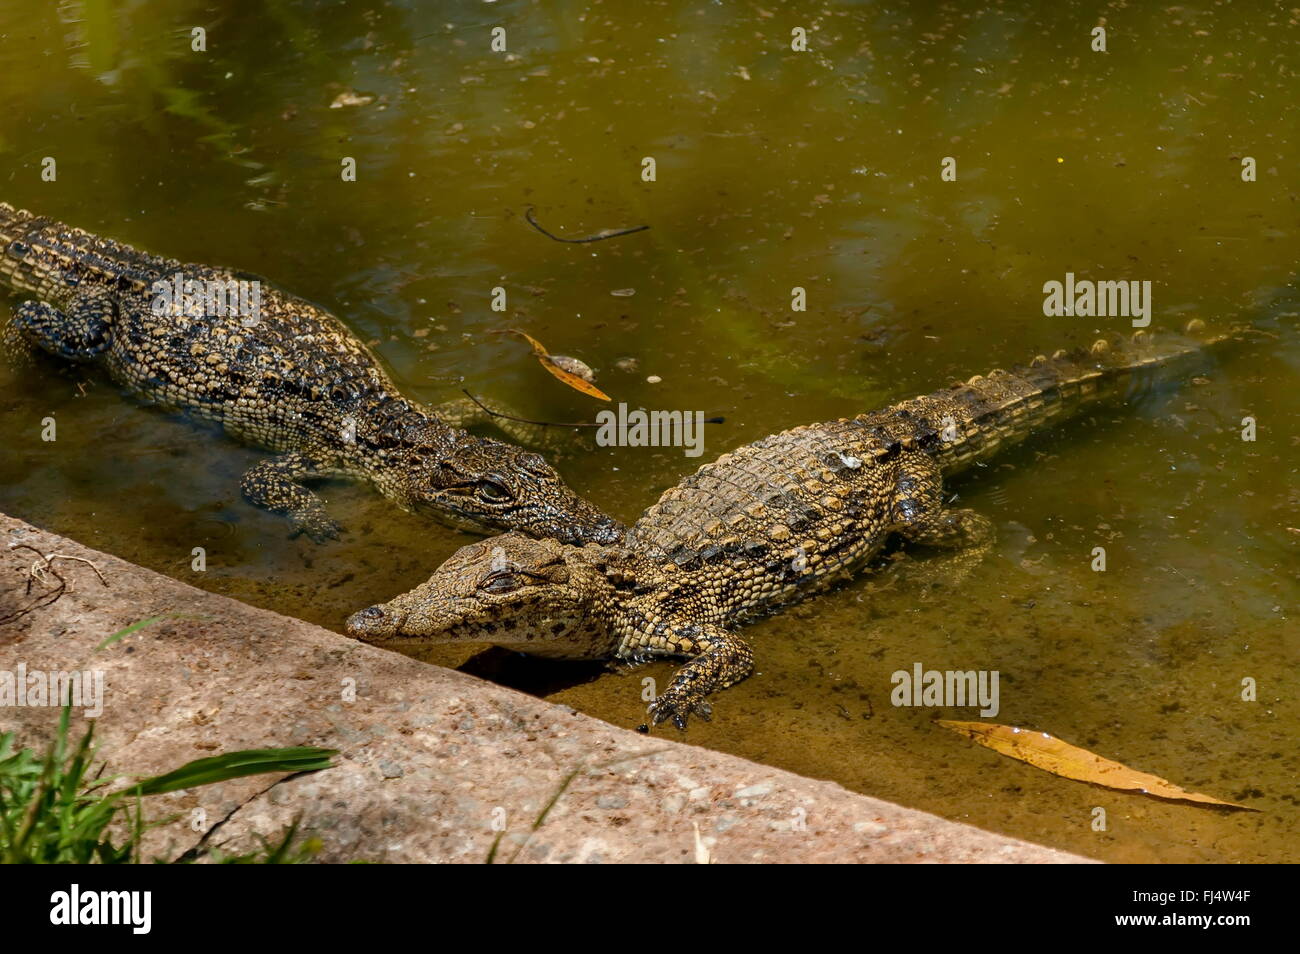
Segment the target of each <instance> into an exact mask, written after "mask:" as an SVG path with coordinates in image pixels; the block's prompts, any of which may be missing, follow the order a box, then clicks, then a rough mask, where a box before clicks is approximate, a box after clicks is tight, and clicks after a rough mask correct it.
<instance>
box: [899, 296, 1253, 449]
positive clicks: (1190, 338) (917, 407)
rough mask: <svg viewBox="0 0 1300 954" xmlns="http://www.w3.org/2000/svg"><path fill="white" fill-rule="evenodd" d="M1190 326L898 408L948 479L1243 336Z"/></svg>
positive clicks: (1044, 360)
mask: <svg viewBox="0 0 1300 954" xmlns="http://www.w3.org/2000/svg"><path fill="white" fill-rule="evenodd" d="M1204 332H1205V326H1204V323H1203V322H1201V321H1199V320H1196V321H1192V322H1191V323H1190V324H1189V325H1188V326H1187V328H1186V332H1185V334H1183V335H1174V334H1160V335H1152V334H1148V333H1146V332H1138V333H1137V334H1136V335H1134V336H1133V337H1132V338H1131V339H1100V340H1098V341H1097V342H1095V343H1094V344H1093V345H1092V346H1091V347H1090V348H1086V349H1084V348H1078V349H1075V350H1073V351H1058V352H1056V353H1055V354H1054V355H1052V356H1051V357H1047V356H1045V355H1039V356H1038V357H1036V358H1034V360H1033V361H1032V362H1030V363H1029V364H1028V365H1021V366H1018V367H1014V368H1012V369H1010V370H1009V371H1004V370H1000V369H999V370H995V371H992V372H990V373H989V374H987V375H976V376H975V377H973V378H971V379H970V380H969V381H966V382H964V383H957V384H954V385H953V386H952V387H950V388H946V389H945V390H943V391H937V392H935V393H933V394H928V395H924V396H922V397H918V398H914V399H912V400H911V401H905V402H903V403H902V404H901V405H898V408H897V410H896V413H898V412H902V413H901V416H905V417H909V418H911V419H912V420H913V421H914V422H915V423H916V424H918V425H920V427H919V428H918V435H917V440H918V443H920V444H921V446H922V447H924V448H925V449H926V450H928V451H929V452H930V453H931V454H933V455H934V456H935V457H936V458H937V459H938V460H939V462H940V465H941V466H942V468H943V470H944V473H945V474H951V473H956V472H958V471H961V470H964V469H965V468H967V467H969V466H971V465H972V464H977V463H981V462H983V461H986V460H988V459H989V458H991V457H992V456H993V455H994V454H996V453H998V452H999V451H1001V450H1003V449H1004V448H1006V447H1009V446H1011V445H1014V444H1018V443H1019V442H1021V441H1023V440H1024V439H1025V438H1027V437H1028V436H1029V435H1031V434H1033V433H1035V432H1037V431H1040V430H1043V429H1045V428H1047V427H1050V426H1053V425H1055V424H1057V423H1059V422H1061V421H1063V420H1066V419H1068V418H1070V417H1073V416H1075V415H1077V414H1079V413H1080V412H1082V411H1083V410H1085V409H1087V408H1089V407H1092V406H1094V405H1099V404H1103V403H1106V404H1123V403H1127V402H1129V401H1132V400H1135V399H1136V398H1137V397H1138V396H1139V395H1140V394H1142V393H1143V392H1145V391H1147V390H1149V389H1151V388H1152V387H1154V386H1156V385H1157V384H1159V383H1160V382H1161V381H1162V380H1168V378H1169V377H1170V376H1171V375H1172V374H1173V373H1174V366H1176V365H1178V364H1181V363H1182V361H1181V360H1180V359H1186V358H1188V357H1190V356H1193V355H1198V354H1202V353H1203V352H1204V351H1205V350H1206V349H1207V348H1208V347H1213V346H1216V345H1219V344H1222V343H1224V342H1227V341H1233V340H1237V339H1239V338H1240V337H1241V333H1240V329H1233V330H1231V331H1229V332H1226V333H1223V334H1219V335H1217V336H1214V337H1209V336H1206V335H1205V333H1204Z"/></svg>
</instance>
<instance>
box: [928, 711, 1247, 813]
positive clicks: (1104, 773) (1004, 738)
mask: <svg viewBox="0 0 1300 954" xmlns="http://www.w3.org/2000/svg"><path fill="white" fill-rule="evenodd" d="M936 721H937V722H938V724H939V725H941V726H943V727H944V728H945V729H951V730H952V731H953V732H956V733H958V734H960V735H964V736H966V737H967V738H968V739H971V740H972V741H974V742H978V743H979V744H980V745H983V746H985V747H987V748H990V749H992V750H993V751H995V752H999V753H1001V754H1002V755H1006V756H1009V757H1010V758H1013V759H1018V760H1020V761H1021V762H1027V763H1029V764H1030V765H1032V766H1034V767H1035V768H1040V769H1042V770H1043V771H1045V772H1051V773H1052V774H1053V775H1059V776H1061V777H1062V778H1070V779H1075V780H1076V781H1080V782H1091V783H1092V784H1094V785H1104V786H1105V787H1106V788H1116V789H1120V790H1123V791H1131V792H1142V793H1144V794H1147V795H1155V796H1156V797H1158V798H1169V799H1175V800H1177V801H1180V802H1196V803H1198V804H1202V805H1221V806H1225V807H1228V808H1238V809H1242V810H1244V811H1248V812H1255V811H1259V809H1257V808H1251V807H1250V806H1248V805H1238V804H1237V803H1236V802H1225V801H1223V800H1222V799H1219V798H1211V797H1210V796H1209V795H1202V794H1200V793H1199V792H1189V791H1187V790H1186V789H1183V788H1179V787H1178V786H1177V785H1175V784H1173V783H1172V782H1167V781H1165V780H1164V779H1163V778H1160V777H1159V776H1158V775H1149V774H1148V773H1146V772H1139V771H1137V770H1136V769H1131V768H1129V767H1128V766H1127V765H1124V764H1122V763H1120V762H1113V761H1111V760H1110V759H1105V758H1102V757H1101V756H1100V755H1096V754H1094V753H1092V752H1089V751H1088V750H1087V749H1081V748H1079V747H1078V746H1077V745H1071V744H1070V743H1068V742H1064V741H1062V740H1061V739H1058V738H1056V737H1055V736H1051V735H1048V734H1047V733H1046V732H1037V731H1035V730H1033V729H1018V728H1016V727H1014V726H1009V725H997V724H996V723H992V722H952V721H949V720H947V719H939V720H936Z"/></svg>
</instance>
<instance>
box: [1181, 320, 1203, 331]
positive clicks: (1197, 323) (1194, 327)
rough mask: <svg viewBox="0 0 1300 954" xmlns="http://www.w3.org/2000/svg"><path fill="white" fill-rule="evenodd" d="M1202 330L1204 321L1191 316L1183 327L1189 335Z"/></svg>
mask: <svg viewBox="0 0 1300 954" xmlns="http://www.w3.org/2000/svg"><path fill="white" fill-rule="evenodd" d="M1204 330H1205V322H1203V321H1201V319H1199V318H1193V319H1192V320H1191V321H1189V322H1188V323H1187V327H1186V328H1184V329H1183V331H1184V332H1185V333H1187V334H1189V335H1199V334H1200V333H1201V332H1203V331H1204Z"/></svg>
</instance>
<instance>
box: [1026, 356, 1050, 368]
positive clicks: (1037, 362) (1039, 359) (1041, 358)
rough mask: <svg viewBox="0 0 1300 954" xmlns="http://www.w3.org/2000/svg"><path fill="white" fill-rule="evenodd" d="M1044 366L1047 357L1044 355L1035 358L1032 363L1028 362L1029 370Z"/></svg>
mask: <svg viewBox="0 0 1300 954" xmlns="http://www.w3.org/2000/svg"><path fill="white" fill-rule="evenodd" d="M1045 364H1047V355H1045V354H1040V355H1038V356H1036V357H1035V358H1034V360H1033V361H1030V362H1029V366H1030V367H1031V368H1041V367H1042V366H1043V365H1045Z"/></svg>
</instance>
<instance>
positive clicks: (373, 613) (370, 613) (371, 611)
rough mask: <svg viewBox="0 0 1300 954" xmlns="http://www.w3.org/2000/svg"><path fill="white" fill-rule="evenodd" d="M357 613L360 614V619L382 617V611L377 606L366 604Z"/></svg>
mask: <svg viewBox="0 0 1300 954" xmlns="http://www.w3.org/2000/svg"><path fill="white" fill-rule="evenodd" d="M357 615H358V616H360V617H361V618H362V619H371V620H374V619H383V618H384V611H383V610H382V609H381V608H380V607H378V606H367V607H366V608H365V609H363V610H362V611H361V612H360V613H358V614H357Z"/></svg>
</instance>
